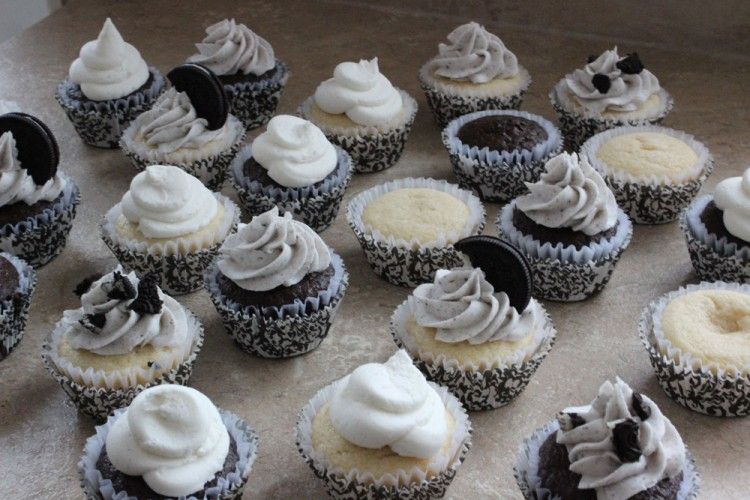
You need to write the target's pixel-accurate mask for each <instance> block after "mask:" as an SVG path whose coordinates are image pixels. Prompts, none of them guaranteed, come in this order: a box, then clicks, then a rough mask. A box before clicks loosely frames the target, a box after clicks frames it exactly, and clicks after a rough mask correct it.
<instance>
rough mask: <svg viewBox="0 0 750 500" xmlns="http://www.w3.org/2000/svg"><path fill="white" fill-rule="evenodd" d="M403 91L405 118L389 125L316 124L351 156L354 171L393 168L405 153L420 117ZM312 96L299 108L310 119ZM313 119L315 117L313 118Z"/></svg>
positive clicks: (358, 172) (368, 171) (415, 106)
mask: <svg viewBox="0 0 750 500" xmlns="http://www.w3.org/2000/svg"><path fill="white" fill-rule="evenodd" d="M396 90H398V91H399V92H400V94H401V98H402V100H403V103H404V107H405V108H406V111H405V112H404V119H403V120H402V121H400V122H399V123H396V124H394V125H392V126H390V127H389V128H386V129H381V128H378V127H366V126H357V127H351V128H341V127H332V126H327V125H326V124H321V123H316V122H314V121H313V123H315V125H317V126H318V127H319V128H320V129H321V130H322V131H323V133H324V134H325V136H326V137H327V138H328V140H329V141H331V142H332V143H333V144H335V145H337V146H340V147H341V148H343V149H344V150H345V151H346V152H347V153H349V156H351V158H352V171H353V172H354V173H357V174H361V173H370V172H379V171H381V170H385V169H386V168H389V167H392V166H393V165H394V164H395V163H396V162H397V161H398V160H399V159H400V158H401V154H402V153H403V152H404V146H405V145H406V140H407V139H408V137H409V133H410V132H411V127H412V125H413V124H414V118H415V117H416V116H417V108H418V106H417V101H415V100H414V98H413V97H411V96H410V95H409V94H408V93H407V92H406V91H404V90H401V89H398V88H397V89H396ZM313 104H314V103H313V98H312V97H309V98H307V99H306V100H305V101H304V102H303V103H302V104H301V105H300V106H299V108H298V109H297V114H298V115H299V116H301V117H302V118H305V119H306V120H311V114H310V108H311V106H312V105H313ZM311 121H312V120H311Z"/></svg>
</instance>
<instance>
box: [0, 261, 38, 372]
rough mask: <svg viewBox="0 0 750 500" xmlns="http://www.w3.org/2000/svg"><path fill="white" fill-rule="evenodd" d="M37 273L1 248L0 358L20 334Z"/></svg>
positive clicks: (8, 350) (16, 342) (23, 326)
mask: <svg viewBox="0 0 750 500" xmlns="http://www.w3.org/2000/svg"><path fill="white" fill-rule="evenodd" d="M35 288H36V273H35V272H34V269H33V268H32V267H31V266H30V265H28V264H27V263H26V262H24V261H22V260H21V259H19V258H18V257H14V256H13V255H11V254H8V253H4V252H0V361H2V360H3V359H5V357H6V356H8V355H9V354H10V353H11V351H12V350H13V349H14V348H15V347H16V346H17V345H18V343H19V342H20V341H21V338H23V332H24V329H25V328H26V317H27V316H28V314H29V306H30V305H31V297H32V295H33V294H34V289H35Z"/></svg>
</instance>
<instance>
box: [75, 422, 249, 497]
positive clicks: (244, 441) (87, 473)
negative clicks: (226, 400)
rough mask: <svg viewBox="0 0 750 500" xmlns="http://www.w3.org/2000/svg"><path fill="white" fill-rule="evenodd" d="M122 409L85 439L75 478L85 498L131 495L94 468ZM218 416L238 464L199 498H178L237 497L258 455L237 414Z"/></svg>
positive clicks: (244, 424) (247, 426)
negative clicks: (229, 439)
mask: <svg viewBox="0 0 750 500" xmlns="http://www.w3.org/2000/svg"><path fill="white" fill-rule="evenodd" d="M123 413H124V410H119V411H116V412H115V413H114V415H112V416H111V417H109V418H108V419H107V421H106V422H104V423H103V425H98V426H97V427H96V429H95V434H94V435H93V436H91V437H89V438H88V439H87V440H86V444H85V445H84V447H83V455H82V456H81V459H80V460H79V461H78V478H79V480H80V483H81V488H82V489H83V492H84V495H85V497H86V499H87V500H124V499H130V498H134V497H131V496H129V495H128V492H127V491H122V490H120V491H118V490H117V489H116V488H115V486H114V485H113V484H112V481H111V480H110V479H105V478H104V476H103V475H102V473H101V472H100V471H99V470H98V469H97V462H98V460H99V457H100V456H101V454H102V451H103V450H104V447H105V445H106V442H107V434H109V431H110V429H111V428H112V425H113V424H114V423H115V422H116V421H117V419H118V418H122V415H123ZM219 414H220V415H221V420H222V422H224V425H225V426H226V428H227V432H229V435H230V436H231V437H232V439H233V440H234V442H235V443H236V446H237V456H238V460H237V465H236V466H235V469H234V470H233V471H232V472H230V473H228V474H227V475H226V476H224V477H221V478H219V479H218V480H217V483H216V485H215V486H212V487H210V488H207V489H206V490H205V491H204V495H203V496H202V497H201V498H196V497H195V496H194V495H191V496H188V497H180V499H181V500H183V499H184V500H205V499H208V498H210V499H212V500H213V499H216V500H235V499H237V500H239V499H241V498H242V490H243V488H244V487H245V483H247V478H248V476H249V475H250V471H251V470H252V467H253V463H254V462H255V459H256V458H257V456H258V443H259V438H258V434H257V433H256V432H255V431H254V430H253V429H252V428H251V427H250V426H249V425H248V424H247V422H245V421H244V420H242V419H241V418H240V417H238V416H237V415H235V414H233V413H230V412H228V411H225V410H222V409H219Z"/></svg>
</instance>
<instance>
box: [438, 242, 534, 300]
mask: <svg viewBox="0 0 750 500" xmlns="http://www.w3.org/2000/svg"><path fill="white" fill-rule="evenodd" d="M453 246H454V247H455V248H456V250H458V251H459V252H462V253H464V254H466V255H467V256H468V257H469V260H470V261H471V264H472V265H473V266H474V267H478V268H479V269H481V270H482V271H484V274H485V276H486V277H487V281H489V282H490V283H491V284H492V286H493V287H494V288H495V291H497V292H505V293H506V294H508V298H509V299H510V305H512V306H513V307H515V308H516V310H517V311H519V312H520V311H523V310H525V309H526V306H528V305H529V301H530V300H531V290H532V285H533V281H532V275H531V266H530V265H529V262H528V261H527V260H526V257H524V255H523V254H522V253H521V252H520V251H519V250H518V249H517V248H516V247H514V246H513V245H511V244H509V243H506V242H505V241H503V240H501V239H499V238H495V237H494V236H485V235H483V234H480V235H477V236H469V237H468V238H464V239H462V240H459V241H457V242H456V243H455V244H454V245H453Z"/></svg>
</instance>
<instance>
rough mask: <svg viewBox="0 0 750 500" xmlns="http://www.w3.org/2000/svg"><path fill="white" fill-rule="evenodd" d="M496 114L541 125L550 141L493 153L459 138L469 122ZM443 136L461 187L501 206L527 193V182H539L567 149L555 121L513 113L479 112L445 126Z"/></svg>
mask: <svg viewBox="0 0 750 500" xmlns="http://www.w3.org/2000/svg"><path fill="white" fill-rule="evenodd" d="M494 115H509V116H518V117H521V118H526V119H527V120H531V121H533V122H535V123H538V124H539V125H540V126H541V127H542V128H543V129H544V130H545V131H546V132H547V136H548V139H547V141H545V142H543V143H541V144H537V145H536V146H534V148H533V149H531V150H528V149H521V150H514V151H491V150H489V149H488V148H482V149H479V148H477V147H476V146H473V147H470V146H468V145H466V144H463V143H462V142H461V140H460V139H459V138H458V137H457V135H458V131H459V130H460V129H461V127H463V126H464V125H465V124H466V123H468V122H470V121H473V120H476V119H477V118H481V117H483V116H494ZM442 137H443V144H444V145H445V148H446V149H447V150H448V155H449V156H450V160H451V164H452V165H453V173H454V175H455V176H456V178H457V179H458V184H459V186H461V187H462V188H464V189H469V190H472V191H474V192H475V193H477V194H478V195H479V197H480V198H481V199H482V200H484V201H492V202H501V203H504V202H507V201H510V200H512V199H513V198H516V197H517V196H519V195H521V194H523V193H526V192H527V191H528V189H527V188H526V184H525V182H536V181H538V180H539V177H540V176H541V175H542V173H543V172H544V164H545V163H546V162H547V160H549V159H550V158H552V157H553V156H556V155H558V154H560V152H561V151H562V147H563V142H562V135H560V131H559V130H557V127H555V126H554V125H553V124H552V122H550V121H549V120H546V119H545V118H542V117H541V116H538V115H533V114H531V113H526V112H524V111H513V110H505V111H502V110H501V111H496V110H488V111H479V112H476V113H471V114H469V115H464V116H461V117H459V118H456V119H455V120H453V121H451V122H450V123H449V124H448V125H447V126H446V127H445V129H444V130H443V133H442Z"/></svg>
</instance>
